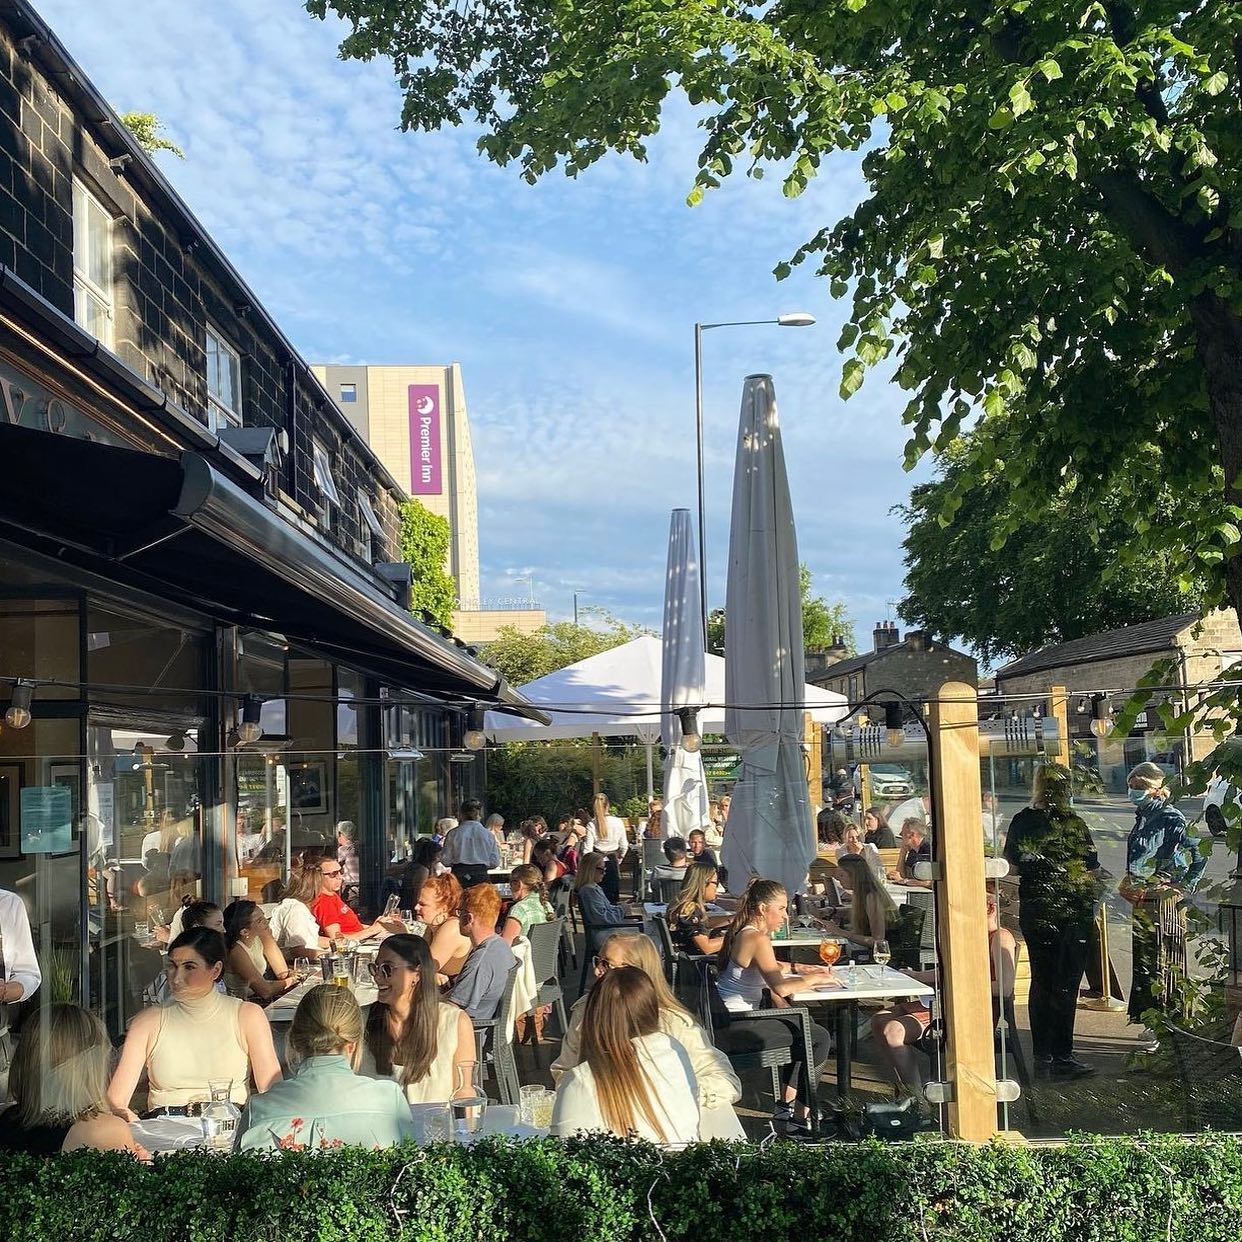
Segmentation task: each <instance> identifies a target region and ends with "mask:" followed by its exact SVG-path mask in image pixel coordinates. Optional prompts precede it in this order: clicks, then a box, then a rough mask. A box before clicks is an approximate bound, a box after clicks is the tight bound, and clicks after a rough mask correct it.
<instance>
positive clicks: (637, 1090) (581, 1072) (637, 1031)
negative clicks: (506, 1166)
mask: <svg viewBox="0 0 1242 1242" xmlns="http://www.w3.org/2000/svg"><path fill="white" fill-rule="evenodd" d="M580 1029H581V1049H582V1061H581V1063H580V1064H578V1065H575V1066H574V1067H573V1069H571V1070H569V1071H568V1072H567V1073H566V1074H565V1076H564V1077H563V1078H562V1079H561V1081H560V1084H559V1086H558V1087H557V1091H556V1104H555V1105H554V1106H553V1109H552V1133H553V1134H554V1135H556V1136H557V1137H560V1138H564V1137H567V1136H568V1135H571V1134H576V1133H578V1132H579V1131H581V1130H604V1131H608V1132H611V1133H612V1134H616V1135H618V1136H619V1137H621V1138H627V1137H629V1136H631V1135H633V1136H636V1137H637V1138H641V1139H646V1140H648V1141H649V1142H652V1143H663V1144H684V1143H693V1142H696V1141H697V1140H698V1138H699V1134H700V1129H699V1101H698V1087H697V1084H696V1082H695V1078H694V1070H693V1069H692V1068H691V1066H690V1058H689V1056H688V1055H687V1054H686V1050H685V1048H683V1047H682V1046H681V1044H679V1043H677V1041H676V1040H673V1039H670V1038H669V1037H668V1036H667V1035H666V1034H664V1032H663V1031H662V1030H661V1029H660V1001H659V998H658V996H657V995H656V990H655V986H654V984H653V983H652V982H651V980H650V979H649V978H648V977H647V975H646V974H645V973H644V972H643V971H641V970H639V969H638V968H637V967H636V966H617V967H615V968H613V969H611V970H606V971H605V972H604V974H603V977H602V978H601V979H600V980H599V982H598V983H596V985H595V986H594V987H593V988H592V989H591V993H590V995H589V996H588V997H587V1003H586V1012H585V1013H584V1015H583V1018H582V1026H581V1028H580Z"/></svg>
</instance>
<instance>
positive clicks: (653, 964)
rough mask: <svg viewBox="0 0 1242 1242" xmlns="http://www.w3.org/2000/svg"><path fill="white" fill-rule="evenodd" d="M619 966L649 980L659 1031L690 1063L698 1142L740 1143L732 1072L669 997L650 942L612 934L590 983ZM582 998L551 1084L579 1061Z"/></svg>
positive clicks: (554, 1064)
mask: <svg viewBox="0 0 1242 1242" xmlns="http://www.w3.org/2000/svg"><path fill="white" fill-rule="evenodd" d="M619 966H635V967H637V968H638V969H639V970H641V971H642V972H643V974H645V975H646V976H647V978H648V979H650V980H651V986H652V987H653V988H655V993H656V1004H657V1006H658V1007H659V1010H660V1030H662V1031H663V1032H664V1034H665V1035H667V1036H668V1037H669V1038H670V1039H673V1040H676V1042H677V1043H679V1044H680V1045H681V1046H682V1047H683V1048H684V1049H685V1050H686V1055H687V1056H688V1057H689V1058H690V1067H691V1069H693V1070H694V1077H695V1081H696V1084H697V1089H698V1099H699V1114H700V1120H701V1136H702V1137H703V1138H704V1139H705V1140H706V1139H714V1138H723V1139H740V1138H743V1137H745V1136H744V1134H743V1131H742V1126H741V1123H740V1122H739V1121H738V1119H737V1114H736V1113H735V1112H734V1111H733V1105H734V1104H735V1103H736V1102H737V1101H738V1100H739V1099H741V1095H742V1085H741V1083H740V1082H739V1081H738V1078H737V1075H736V1074H735V1073H734V1072H733V1068H732V1066H730V1064H729V1060H728V1058H727V1057H726V1056H725V1055H724V1054H723V1053H722V1052H720V1051H719V1050H718V1049H717V1048H714V1047H713V1046H712V1044H711V1042H710V1041H709V1040H708V1038H707V1035H706V1034H705V1033H704V1031H703V1028H702V1027H701V1026H700V1025H699V1024H698V1023H697V1022H696V1021H695V1020H694V1018H693V1017H692V1016H691V1015H690V1013H689V1011H688V1010H687V1009H686V1008H685V1006H683V1005H682V1004H681V1002H680V1001H678V999H677V998H676V997H675V996H674V995H673V992H672V989H671V988H670V987H669V986H668V983H667V982H666V981H665V979H664V968H663V966H662V964H661V962H660V953H659V950H658V949H657V948H656V947H655V943H654V942H653V941H652V939H651V937H650V936H644V935H639V934H635V933H632V932H613V934H612V935H611V936H609V937H608V938H607V939H606V940H605V941H604V943H603V944H602V945H601V946H600V950H599V953H598V954H597V955H596V958H595V977H596V979H597V980H598V979H602V978H603V977H604V975H605V974H606V973H607V972H608V971H610V970H615V969H617V967H619ZM586 1005H587V998H586V997H585V996H584V997H582V998H580V999H579V1001H578V1002H577V1004H575V1005H574V1007H573V1009H572V1010H571V1011H570V1014H569V1030H567V1031H566V1032H565V1037H564V1039H563V1040H562V1041H561V1051H560V1054H559V1055H558V1056H557V1058H556V1060H555V1061H553V1062H552V1080H553V1082H559V1081H560V1080H561V1077H562V1075H564V1074H566V1073H567V1072H568V1071H569V1070H571V1069H573V1067H574V1066H575V1065H577V1064H578V1063H579V1062H580V1061H581V1060H582V1023H583V1020H584V1018H585V1017H586Z"/></svg>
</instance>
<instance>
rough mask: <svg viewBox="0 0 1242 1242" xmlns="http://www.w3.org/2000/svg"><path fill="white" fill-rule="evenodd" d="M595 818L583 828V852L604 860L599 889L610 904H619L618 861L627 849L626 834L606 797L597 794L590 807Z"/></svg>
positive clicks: (621, 821)
mask: <svg viewBox="0 0 1242 1242" xmlns="http://www.w3.org/2000/svg"><path fill="white" fill-rule="evenodd" d="M591 806H592V809H593V811H594V815H593V817H592V819H591V821H590V823H588V824H587V826H586V841H585V842H584V844H583V848H584V849H585V850H586V852H587V853H588V854H592V853H594V854H601V855H603V857H604V862H605V868H604V878H603V880H602V881H601V887H602V888H603V890H604V894H605V896H607V898H608V900H609V901H611V902H614V903H615V902H618V901H620V900H621V860H622V859H623V858H624V857H625V852H626V850H627V849H628V848H629V841H628V839H627V837H626V834H625V820H623V819H622V818H621V816H619V815H614V814H613V813H612V803H611V802H609V801H608V795H607V794H606V793H598V794H596V795H595V800H594V801H593V802H592V804H591Z"/></svg>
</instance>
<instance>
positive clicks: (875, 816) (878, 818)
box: [862, 806, 897, 850]
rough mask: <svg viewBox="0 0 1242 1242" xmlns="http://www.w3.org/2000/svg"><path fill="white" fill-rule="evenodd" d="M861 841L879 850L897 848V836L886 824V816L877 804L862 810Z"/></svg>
mask: <svg viewBox="0 0 1242 1242" xmlns="http://www.w3.org/2000/svg"><path fill="white" fill-rule="evenodd" d="M862 826H863V841H864V842H866V844H867V845H874V846H875V847H876V849H879V850H891V849H896V848H897V837H896V836H895V835H894V833H893V830H892V829H891V828H890V827H889V826H888V816H886V815H885V814H884V812H883V811H882V810H880V808H879V807H878V806H869V807H868V808H867V809H866V810H865V811H864V812H863V822H862Z"/></svg>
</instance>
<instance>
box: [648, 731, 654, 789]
mask: <svg viewBox="0 0 1242 1242" xmlns="http://www.w3.org/2000/svg"><path fill="white" fill-rule="evenodd" d="M653 749H654V748H653V747H652V745H651V743H650V742H648V743H647V800H648V801H650V800H651V799H652V798H654V797H655V767H654V764H653V762H652V750H653Z"/></svg>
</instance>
